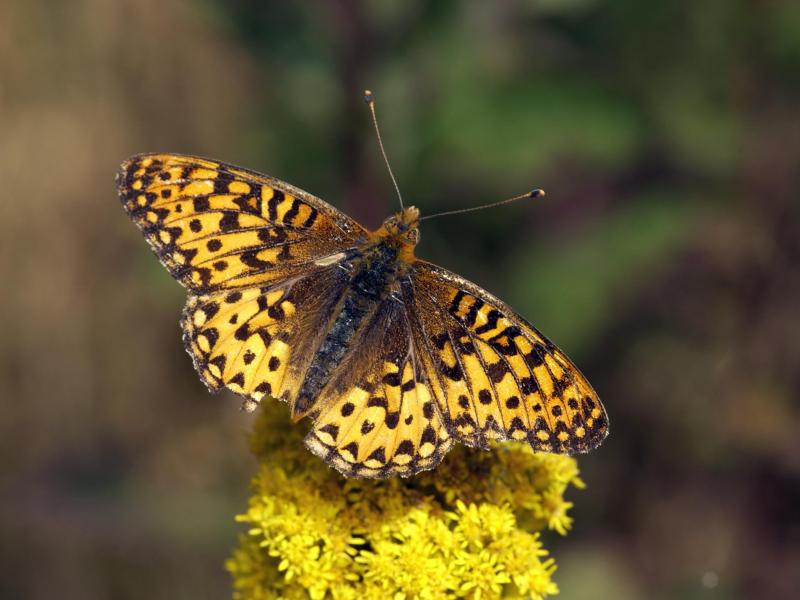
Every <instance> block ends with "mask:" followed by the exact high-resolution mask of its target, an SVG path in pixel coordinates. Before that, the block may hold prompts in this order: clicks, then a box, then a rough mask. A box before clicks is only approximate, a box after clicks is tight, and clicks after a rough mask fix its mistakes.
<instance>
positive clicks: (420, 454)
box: [305, 288, 452, 477]
mask: <svg viewBox="0 0 800 600" xmlns="http://www.w3.org/2000/svg"><path fill="white" fill-rule="evenodd" d="M319 406H321V407H322V409H321V411H320V412H319V414H318V415H316V418H315V422H314V426H313V428H312V430H311V431H310V432H309V434H308V436H307V437H306V440H305V442H306V445H307V446H308V448H309V449H310V450H311V451H312V452H313V453H314V454H317V455H318V456H320V457H321V458H322V459H323V460H325V462H327V463H328V464H330V465H331V466H333V467H334V468H336V469H337V470H338V471H339V472H341V473H342V474H344V475H345V476H348V477H390V476H393V475H400V476H403V477H408V476H411V475H414V474H415V473H418V472H419V471H423V470H427V469H432V468H434V467H435V466H436V465H438V464H439V462H441V460H442V458H443V457H444V455H445V454H446V452H447V451H448V450H449V449H450V447H451V446H452V438H451V436H450V434H449V433H448V432H447V429H446V428H445V427H444V424H443V421H442V419H441V417H440V415H439V411H438V409H437V408H436V403H435V401H434V399H433V395H432V392H431V389H430V387H429V385H428V382H427V380H426V378H425V375H424V372H423V371H422V368H421V365H420V364H419V362H418V360H417V356H416V349H415V347H414V340H413V337H412V334H411V329H410V326H409V321H408V319H407V315H406V312H405V309H404V307H403V304H402V303H401V302H400V300H399V288H398V290H397V293H396V294H393V295H391V296H390V297H389V298H388V299H386V300H384V301H383V303H382V304H381V305H380V306H379V308H378V309H377V311H376V313H375V315H374V317H373V318H372V319H371V321H370V322H369V323H368V324H367V325H365V327H364V332H363V334H362V335H361V336H360V337H359V339H358V340H357V343H356V345H355V346H354V348H353V350H352V352H351V354H350V358H349V359H348V360H347V361H345V362H344V363H343V364H342V365H341V367H340V369H338V371H337V373H336V375H335V376H334V379H333V380H332V382H331V384H330V385H329V386H328V387H327V388H326V390H324V391H323V394H322V397H321V398H320V401H319Z"/></svg>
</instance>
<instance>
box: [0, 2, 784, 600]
mask: <svg viewBox="0 0 800 600" xmlns="http://www.w3.org/2000/svg"><path fill="white" fill-rule="evenodd" d="M799 40H800V9H798V6H797V3H796V2H793V1H792V0H774V1H772V2H754V1H752V0H732V1H724V0H711V1H709V2H703V3H695V2H690V1H689V0H679V1H678V2H668V1H667V0H658V1H656V2H652V3H641V2H637V1H636V0H615V1H614V2H611V1H610V0H568V1H567V0H565V1H563V2H556V1H554V0H539V1H534V0H528V1H520V2H501V3H483V2H479V1H478V0H474V1H468V2H463V3H455V2H442V3H424V2H418V1H413V2H408V3H381V2H377V3H369V2H358V1H356V0H336V1H334V2H329V3H302V4H301V3H271V2H256V1H255V0H234V1H232V2H218V1H215V0H194V1H191V0H170V1H167V2H156V1H155V0H136V1H134V0H119V1H117V2H106V1H104V0H76V1H74V2H69V3H66V2H64V3H49V2H45V1H44V0H38V1H34V2H26V1H24V0H9V1H8V2H5V3H3V4H0V125H2V135H0V181H2V192H0V223H2V227H3V234H2V236H0V276H1V278H0V282H2V284H1V285H0V332H2V333H1V334H0V369H1V371H0V399H2V404H0V453H2V457H3V467H4V468H3V469H2V473H0V490H1V491H0V597H3V598H32V599H38V598H53V597H61V598H64V597H66V598H73V597H74V598H87V599H93V598H108V597H114V598H141V597H147V598H162V597H163V598H167V597H169V598H175V597H192V598H206V597H207V598H219V597H224V596H226V595H228V594H229V593H230V591H229V581H228V578H227V576H226V574H225V573H224V572H223V569H222V563H223V560H224V558H225V557H226V556H227V554H228V552H229V550H230V548H231V547H232V546H233V544H234V540H235V538H236V535H237V531H238V530H237V526H236V525H235V524H234V523H233V520H232V517H233V515H234V514H235V513H236V512H237V511H239V510H241V508H243V504H244V502H245V499H246V497H247V492H248V490H247V486H248V479H249V477H250V475H251V474H252V473H253V472H254V465H253V462H252V459H251V458H250V457H249V453H248V451H247V444H246V432H247V431H248V429H249V428H250V426H251V418H250V417H249V416H247V415H245V414H243V413H241V412H239V411H238V403H237V402H236V401H235V400H233V399H232V398H231V397H226V396H225V395H222V396H221V397H213V396H211V395H209V394H208V393H207V392H206V390H205V389H204V387H203V386H202V384H201V383H200V382H199V380H198V378H197V377H196V375H195V373H194V372H193V370H192V367H191V363H190V360H189V359H188V357H187V356H186V355H185V353H184V352H183V349H182V345H181V341H180V335H179V331H178V327H177V320H178V316H179V312H180V309H181V306H182V304H183V298H184V292H183V291H182V290H181V289H180V287H179V286H178V285H177V284H176V283H175V282H173V281H172V280H171V279H170V277H169V276H168V275H167V273H166V272H165V271H164V270H163V269H162V268H161V267H160V266H159V265H158V263H157V261H156V259H155V258H154V257H153V256H152V255H151V254H150V253H149V251H148V250H147V248H146V244H145V243H144V242H143V241H142V239H141V238H140V236H139V234H138V232H137V231H136V230H135V228H134V227H133V225H132V224H131V223H130V222H129V221H128V220H127V219H126V217H125V215H124V212H123V211H122V210H121V208H120V206H119V205H118V203H117V201H116V198H115V192H114V186H113V181H114V173H115V171H116V169H117V167H118V165H119V163H120V162H121V161H122V160H123V159H124V158H126V157H127V156H129V155H131V154H133V153H136V152H142V151H150V150H162V151H174V152H187V153H193V154H200V155H207V156H212V157H215V158H219V159H222V160H226V161H228V162H233V163H238V164H242V165H243V166H247V167H250V168H255V169H259V170H263V171H266V172H269V173H270V174H272V175H275V176H278V177H281V178H284V179H286V180H288V181H291V182H292V183H294V184H295V185H298V186H300V187H303V188H305V189H308V190H309V191H311V192H313V193H316V194H318V195H320V196H323V197H325V198H326V199H329V200H330V201H331V202H332V203H334V204H336V205H338V206H340V207H342V208H344V209H346V210H347V211H348V212H350V213H351V214H353V215H354V216H356V217H357V218H359V219H361V220H362V222H364V223H365V224H366V225H368V226H374V225H376V224H377V223H378V222H379V220H380V219H381V218H382V217H383V216H384V215H385V214H388V212H389V211H390V210H392V208H393V207H394V204H393V202H394V200H393V198H392V194H391V189H390V186H389V185H388V181H387V178H386V176H385V174H384V172H383V171H382V167H381V165H380V156H379V154H378V152H377V148H376V145H375V142H374V138H373V137H372V136H371V133H370V131H369V121H368V118H367V114H366V111H365V109H364V106H363V103H362V102H361V100H360V97H359V94H360V90H361V89H363V88H364V87H371V88H372V89H373V90H374V91H375V92H376V94H377V96H378V110H379V113H380V114H381V118H382V123H383V130H384V136H385V139H386V142H387V146H388V150H389V154H390V156H391V157H392V158H393V161H394V164H395V169H396V171H397V174H398V179H399V180H400V184H401V186H402V188H403V189H404V193H405V195H406V197H407V198H408V199H411V201H412V202H413V203H415V204H417V205H418V206H420V207H422V208H423V211H424V212H432V211H435V210H439V209H442V210H444V209H451V208H457V207H465V206H468V205H470V204H477V203H478V202H481V201H490V200H493V199H496V198H501V197H507V196H509V195H512V194H514V193H517V192H519V191H522V190H525V189H528V188H529V187H532V186H541V187H544V188H545V189H547V191H548V196H547V200H546V201H543V202H540V203H538V204H531V205H529V206H526V207H522V206H516V207H514V208H511V207H509V208H504V209H498V210H496V211H487V212H485V213H480V214H478V215H464V216H462V217H453V218H452V219H442V220H440V221H439V220H435V221H432V222H430V224H429V226H427V227H426V228H425V230H424V231H423V236H422V237H423V242H422V245H421V246H420V248H419V253H420V254H422V255H424V256H425V257H426V258H429V259H432V260H435V261H436V262H439V263H441V264H443V265H446V266H448V267H449V268H452V269H453V270H456V271H458V272H460V273H462V274H463V275H465V276H467V277H469V278H471V279H473V280H475V281H477V282H478V283H480V284H482V285H484V286H486V287H487V288H489V289H491V290H492V291H494V292H496V293H497V294H498V295H500V296H502V297H504V298H505V299H507V300H508V301H509V302H510V303H511V304H512V305H514V306H516V307H517V308H518V309H519V310H520V311H521V312H522V313H523V314H525V315H527V316H528V317H530V319H531V321H532V322H534V323H535V324H536V325H537V326H539V327H541V329H542V330H544V331H545V332H546V333H547V334H548V335H549V336H550V337H551V338H553V339H554V341H556V342H557V343H559V344H560V345H562V346H563V347H564V349H565V350H566V351H567V352H568V353H569V354H570V355H571V356H572V357H573V358H574V360H575V361H576V362H577V363H578V364H579V365H581V367H582V368H583V370H584V372H585V373H586V374H587V375H588V376H589V379H590V380H591V381H592V382H593V384H594V385H595V387H596V388H597V390H598V391H599V393H600V395H601V397H602V398H603V399H604V401H605V403H606V405H607V407H608V410H609V413H610V415H611V419H612V433H611V436H610V437H609V439H608V441H607V442H606V444H605V445H604V446H603V447H602V448H601V449H600V450H598V451H597V452H595V453H593V454H591V455H589V456H587V457H585V458H582V459H581V461H580V464H581V469H582V473H583V476H584V478H585V479H586V481H587V483H588V490H587V491H586V492H584V493H582V494H580V495H578V496H576V498H575V500H576V509H575V511H576V529H575V532H574V534H573V535H571V536H570V537H569V538H567V539H566V540H564V542H563V543H559V542H558V540H557V539H553V540H548V542H550V543H549V544H548V546H549V547H554V556H555V557H556V559H557V561H558V563H559V565H560V567H559V571H558V573H557V576H556V579H557V581H558V582H559V585H560V587H561V588H562V596H563V597H565V598H587V597H597V598H603V597H616V598H623V599H624V598H640V597H647V598H674V597H681V598H706V597H708V598H734V599H738V598H756V597H759V598H760V597H770V598H793V597H795V596H796V593H797V590H798V589H800V580H799V577H798V573H800V514H799V513H800V511H798V508H797V507H798V506H800V491H799V490H800V442H799V441H798V440H800V437H798V431H800V416H799V413H798V407H797V400H798V393H799V392H800V371H799V370H798V368H799V367H800V311H799V310H798V298H800V202H798V193H797V190H798V187H800V41H799ZM426 225H428V224H426ZM275 410H283V407H282V406H275Z"/></svg>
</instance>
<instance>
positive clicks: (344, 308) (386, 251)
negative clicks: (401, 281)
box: [292, 243, 399, 419]
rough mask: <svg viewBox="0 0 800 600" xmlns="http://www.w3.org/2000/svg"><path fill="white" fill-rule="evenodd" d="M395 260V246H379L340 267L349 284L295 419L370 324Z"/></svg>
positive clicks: (311, 368) (313, 363)
mask: <svg viewBox="0 0 800 600" xmlns="http://www.w3.org/2000/svg"><path fill="white" fill-rule="evenodd" d="M397 258H398V250H397V248H396V247H393V246H391V245H389V244H384V243H379V244H376V245H374V246H372V247H370V248H368V249H366V250H365V251H364V252H363V253H359V254H357V255H356V256H355V257H354V258H353V259H351V260H350V261H349V262H348V263H347V264H346V265H342V266H344V267H346V268H349V269H350V271H351V277H350V281H349V283H348V286H347V288H346V290H345V292H344V294H343V295H342V299H341V300H340V301H339V304H338V305H337V307H336V309H335V310H334V316H333V318H332V320H331V324H330V326H329V328H328V332H327V334H326V335H325V337H324V338H323V340H322V343H321V344H320V346H319V348H318V349H317V351H316V352H315V354H314V357H313V359H312V360H311V363H310V365H309V367H308V370H307V371H306V375H305V377H304V379H303V383H302V385H301V386H300V391H299V392H298V394H297V398H296V400H295V402H294V404H293V406H292V415H293V417H294V418H295V419H300V418H301V417H303V416H304V415H306V414H308V413H309V412H311V411H312V409H313V407H314V403H315V402H316V400H317V398H318V397H319V395H320V392H321V391H322V390H323V388H324V387H325V386H326V385H327V384H328V383H329V382H330V379H331V375H332V373H333V372H334V370H335V369H336V367H337V366H339V365H340V364H341V362H342V360H343V359H344V358H345V357H346V356H347V354H348V351H349V350H350V348H351V347H352V345H353V341H354V340H355V339H356V338H357V336H358V335H359V332H360V330H361V329H362V328H363V326H364V325H365V324H366V323H367V322H369V319H368V317H369V316H370V315H371V314H372V313H374V312H375V310H376V309H377V308H378V306H379V305H380V303H381V302H382V301H383V299H384V298H385V297H386V295H387V294H388V291H389V288H390V286H391V284H392V282H393V281H394V280H395V279H396V277H397V271H398V266H399V263H398V260H397Z"/></svg>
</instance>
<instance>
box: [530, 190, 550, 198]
mask: <svg viewBox="0 0 800 600" xmlns="http://www.w3.org/2000/svg"><path fill="white" fill-rule="evenodd" d="M546 195H547V194H545V193H544V190H540V189H539V188H536V189H535V190H531V191H530V192H529V193H528V197H529V198H542V197H543V196H546Z"/></svg>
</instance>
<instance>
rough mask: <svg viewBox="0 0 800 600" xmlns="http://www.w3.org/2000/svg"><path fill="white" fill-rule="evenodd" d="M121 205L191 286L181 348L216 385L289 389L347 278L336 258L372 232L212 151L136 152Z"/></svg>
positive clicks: (125, 174) (121, 179) (124, 173)
mask: <svg viewBox="0 0 800 600" xmlns="http://www.w3.org/2000/svg"><path fill="white" fill-rule="evenodd" d="M117 185H118V192H119V196H120V199H121V201H122V204H123V206H124V207H125V210H126V211H127V213H128V215H129V216H130V217H131V219H132V220H133V221H134V223H136V225H137V226H138V227H139V228H140V229H141V230H142V233H143V234H144V236H145V238H146V239H147V241H148V242H149V243H150V245H151V247H152V248H153V250H154V252H155V253H156V255H157V256H158V257H159V259H160V260H161V262H162V263H163V264H164V266H166V267H167V269H168V270H169V271H170V273H171V274H172V275H173V276H174V277H175V278H176V279H177V280H178V281H180V282H181V283H182V284H183V285H184V286H186V287H187V288H188V289H189V292H190V294H189V298H188V302H187V305H186V308H185V310H184V315H183V319H182V321H181V324H182V327H183V330H184V342H185V345H186V349H187V351H188V352H189V354H190V355H191V356H192V358H193V360H194V364H195V367H196V368H197V371H198V373H200V376H201V377H202V379H203V381H204V382H205V383H206V385H208V387H209V388H210V389H211V390H212V391H216V390H218V389H220V388H221V387H222V386H227V387H228V388H230V389H231V390H233V391H234V392H236V393H237V394H240V395H242V396H244V397H245V398H247V399H248V400H250V401H255V402H258V401H260V400H261V398H262V397H263V396H264V395H266V394H271V395H274V396H276V397H283V398H288V397H291V396H292V391H293V390H295V389H296V387H297V386H298V385H299V377H300V374H301V373H302V372H303V369H304V361H306V360H307V356H309V355H310V354H313V351H312V350H311V348H313V344H314V343H316V342H317V341H318V339H317V338H318V335H319V334H317V333H315V332H318V331H320V330H322V328H323V325H324V324H325V323H326V322H327V319H329V318H330V316H331V314H332V312H333V310H334V308H335V305H336V303H337V301H338V300H339V298H340V296H341V294H342V293H343V291H344V289H345V287H346V278H345V275H344V273H343V271H342V270H341V269H339V268H338V266H337V264H338V263H339V262H340V261H341V260H344V259H345V258H346V257H347V256H348V255H349V253H352V252H355V251H356V248H357V246H358V244H359V242H360V241H361V240H362V239H363V237H364V236H365V235H366V231H365V230H364V229H363V228H362V227H361V226H360V225H359V224H358V223H356V222H355V221H353V220H352V219H350V218H349V217H348V216H347V215H345V214H344V213H342V212H340V211H338V210H336V209H335V208H333V207H332V206H330V205H328V204H326V203H325V202H323V201H322V200H320V199H319V198H315V197H314V196H312V195H310V194H307V193H306V192H303V191H302V190H299V189H297V188H295V187H292V186H290V185H289V184H286V183H284V182H282V181H279V180H277V179H274V178H272V177H268V176H266V175H260V174H258V173H255V172H252V171H248V170H246V169H241V168H239V167H234V166H231V165H227V164H224V163H219V162H216V161H212V160H207V159H202V158H196V157H191V156H181V155H173V154H144V155H138V156H134V157H133V158H131V159H129V160H128V161H126V162H125V163H124V164H123V165H122V169H121V171H120V173H119V174H118V175H117Z"/></svg>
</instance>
